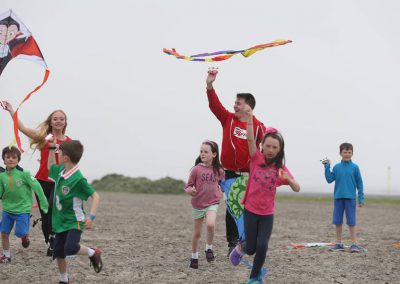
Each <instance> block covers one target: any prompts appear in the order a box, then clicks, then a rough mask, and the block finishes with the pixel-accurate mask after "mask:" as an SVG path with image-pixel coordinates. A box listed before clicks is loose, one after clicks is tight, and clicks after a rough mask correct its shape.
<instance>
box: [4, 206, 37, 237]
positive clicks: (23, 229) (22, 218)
mask: <svg viewBox="0 0 400 284" xmlns="http://www.w3.org/2000/svg"><path fill="white" fill-rule="evenodd" d="M2 217H3V218H2V220H1V232H2V233H5V234H7V235H9V234H10V233H11V230H12V228H13V227H14V223H15V235H16V236H17V237H18V238H22V237H25V236H26V235H27V234H28V233H29V219H30V214H29V213H19V214H12V213H8V212H6V211H3V216H2Z"/></svg>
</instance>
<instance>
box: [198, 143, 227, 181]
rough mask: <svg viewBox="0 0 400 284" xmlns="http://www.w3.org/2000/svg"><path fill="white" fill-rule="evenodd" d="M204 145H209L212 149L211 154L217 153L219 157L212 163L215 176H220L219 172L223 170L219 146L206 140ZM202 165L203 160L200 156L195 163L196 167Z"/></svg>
mask: <svg viewBox="0 0 400 284" xmlns="http://www.w3.org/2000/svg"><path fill="white" fill-rule="evenodd" d="M202 144H204V145H208V146H210V147H211V152H212V153H213V154H214V153H216V154H217V155H216V156H215V158H214V159H213V161H212V166H213V171H214V174H218V173H219V170H220V169H221V167H222V166H221V163H220V161H219V149H218V144H217V143H216V142H214V141H210V140H206V141H204V142H203V143H202ZM200 163H201V158H200V155H199V156H198V157H197V159H196V161H195V162H194V165H195V166H196V165H198V164H200Z"/></svg>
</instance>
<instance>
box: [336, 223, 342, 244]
mask: <svg viewBox="0 0 400 284" xmlns="http://www.w3.org/2000/svg"><path fill="white" fill-rule="evenodd" d="M336 241H337V242H340V243H341V242H342V225H336Z"/></svg>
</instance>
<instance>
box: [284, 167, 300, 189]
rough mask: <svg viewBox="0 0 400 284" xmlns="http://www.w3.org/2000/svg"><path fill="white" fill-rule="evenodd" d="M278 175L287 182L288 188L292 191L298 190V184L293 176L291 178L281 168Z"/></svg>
mask: <svg viewBox="0 0 400 284" xmlns="http://www.w3.org/2000/svg"><path fill="white" fill-rule="evenodd" d="M279 177H280V178H281V179H284V180H286V181H287V183H288V184H289V186H290V188H291V189H292V190H293V191H295V192H299V191H300V184H299V183H298V182H297V181H296V180H295V179H294V178H292V177H291V176H290V175H289V174H288V173H287V172H285V171H284V170H283V169H279Z"/></svg>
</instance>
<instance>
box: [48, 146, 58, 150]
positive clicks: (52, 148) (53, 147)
mask: <svg viewBox="0 0 400 284" xmlns="http://www.w3.org/2000/svg"><path fill="white" fill-rule="evenodd" d="M55 149H57V147H56V146H49V150H55Z"/></svg>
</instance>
